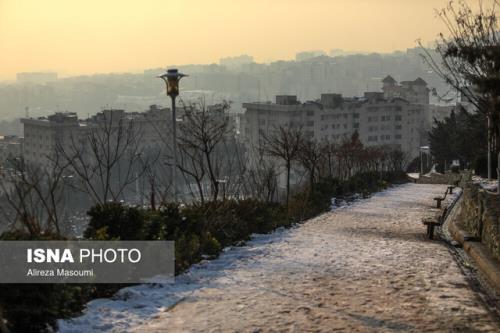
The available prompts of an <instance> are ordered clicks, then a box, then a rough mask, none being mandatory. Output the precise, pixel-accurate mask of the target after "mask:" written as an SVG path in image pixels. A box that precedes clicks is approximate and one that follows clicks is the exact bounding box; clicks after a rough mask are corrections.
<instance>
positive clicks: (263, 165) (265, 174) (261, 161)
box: [245, 149, 278, 202]
mask: <svg viewBox="0 0 500 333" xmlns="http://www.w3.org/2000/svg"><path fill="white" fill-rule="evenodd" d="M251 156H252V157H253V156H256V157H257V158H255V159H253V158H252V161H249V164H250V167H249V170H248V172H247V173H246V182H245V184H246V186H247V190H246V192H247V193H248V194H249V195H250V196H251V197H253V198H258V199H260V200H263V201H265V202H273V201H274V200H275V198H276V195H277V193H278V172H277V166H276V164H275V162H274V161H273V160H271V159H268V158H266V157H265V156H264V154H263V153H262V151H261V150H259V149H256V151H255V152H254V154H253V155H251Z"/></svg>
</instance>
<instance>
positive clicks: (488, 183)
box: [472, 176, 498, 191]
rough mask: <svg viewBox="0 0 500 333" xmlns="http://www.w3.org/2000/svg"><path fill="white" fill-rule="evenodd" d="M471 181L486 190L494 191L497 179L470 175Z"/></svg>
mask: <svg viewBox="0 0 500 333" xmlns="http://www.w3.org/2000/svg"><path fill="white" fill-rule="evenodd" d="M472 182H473V183H476V184H479V185H480V186H481V187H482V188H484V189H486V190H488V191H496V190H497V184H498V181H497V180H496V179H486V178H481V177H479V176H472Z"/></svg>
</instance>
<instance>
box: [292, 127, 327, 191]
mask: <svg viewBox="0 0 500 333" xmlns="http://www.w3.org/2000/svg"><path fill="white" fill-rule="evenodd" d="M323 156H324V147H323V146H322V145H321V144H320V143H318V142H317V141H316V140H314V139H313V138H306V137H305V136H303V137H302V140H301V142H300V150H299V154H298V160H299V161H300V164H301V165H302V166H303V167H304V169H306V170H307V173H308V174H309V188H310V189H311V191H313V190H314V183H315V179H316V174H317V171H318V167H319V165H320V163H321V160H322V159H323Z"/></svg>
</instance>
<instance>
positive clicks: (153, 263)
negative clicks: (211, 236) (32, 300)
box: [0, 241, 175, 283]
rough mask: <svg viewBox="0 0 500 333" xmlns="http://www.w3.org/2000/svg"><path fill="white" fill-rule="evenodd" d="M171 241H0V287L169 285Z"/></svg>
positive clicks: (172, 259) (172, 261)
mask: <svg viewBox="0 0 500 333" xmlns="http://www.w3.org/2000/svg"><path fill="white" fill-rule="evenodd" d="M174 273H175V251H174V242H173V241H0V283H169V282H173V278H174Z"/></svg>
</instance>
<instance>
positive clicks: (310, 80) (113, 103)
mask: <svg viewBox="0 0 500 333" xmlns="http://www.w3.org/2000/svg"><path fill="white" fill-rule="evenodd" d="M420 53H422V50H421V49H419V48H415V49H408V50H407V51H405V52H394V53H390V54H376V53H373V54H349V53H345V52H343V51H342V50H331V51H330V52H329V54H331V55H334V56H328V55H326V52H323V51H307V52H300V53H298V54H297V56H296V59H297V60H295V61H274V62H271V63H256V62H254V61H253V58H252V57H251V56H250V55H241V56H236V57H226V58H222V59H220V61H219V64H206V65H203V64H200V65H186V66H179V69H180V70H181V71H182V72H185V73H188V74H189V75H190V77H189V78H186V79H185V80H183V82H182V89H181V98H183V99H184V100H192V99H198V98H200V97H202V98H205V100H206V102H207V103H208V104H213V103H216V102H220V101H222V100H227V101H232V107H231V110H232V112H242V111H243V109H242V106H241V105H242V103H249V102H265V101H273V100H274V96H276V95H296V96H297V98H298V99H299V100H301V101H308V100H315V99H317V98H318V97H319V96H320V95H321V94H324V93H339V94H342V95H343V96H349V97H353V96H363V94H364V92H366V91H379V90H380V88H381V82H380V81H381V79H382V78H384V77H385V76H387V75H388V74H390V75H392V76H393V77H394V79H395V80H397V81H406V80H414V79H415V78H417V77H420V78H422V79H423V80H425V81H426V82H427V83H428V87H429V88H430V89H431V90H433V91H437V92H438V93H440V94H444V93H445V92H446V91H447V87H446V86H445V85H444V84H443V83H442V82H441V81H440V80H439V78H438V77H437V76H436V75H435V74H433V73H432V72H431V71H429V69H428V66H427V65H426V64H425V63H423V61H422V59H421V57H420ZM163 70H164V69H163V68H153V69H147V70H144V71H143V73H138V74H137V73H112V74H95V75H90V76H77V77H67V78H57V74H56V73H19V75H18V76H17V80H16V81H14V82H7V81H6V82H2V83H1V84H0V100H1V101H2V102H1V103H0V119H3V120H12V119H16V118H20V117H26V116H29V117H38V116H47V115H49V114H52V113H53V112H57V111H60V112H62V111H69V112H75V113H77V114H78V115H79V116H80V117H87V116H88V115H89V114H95V113H96V112H98V111H100V110H102V109H105V108H119V109H124V110H126V111H142V110H145V109H147V108H148V107H149V105H152V104H157V105H168V104H169V101H168V100H167V98H166V97H165V94H164V86H163V85H162V84H161V82H160V81H159V80H158V79H157V78H156V75H157V74H158V73H159V72H161V71H163ZM438 102H439V101H437V100H436V99H435V98H433V95H432V94H431V104H436V103H438ZM0 131H1V132H2V133H3V134H18V135H19V134H21V133H19V126H17V127H16V125H14V126H12V125H10V124H9V125H8V126H5V123H4V126H2V125H1V123H0Z"/></svg>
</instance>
